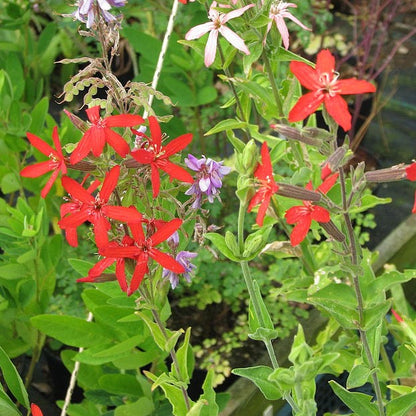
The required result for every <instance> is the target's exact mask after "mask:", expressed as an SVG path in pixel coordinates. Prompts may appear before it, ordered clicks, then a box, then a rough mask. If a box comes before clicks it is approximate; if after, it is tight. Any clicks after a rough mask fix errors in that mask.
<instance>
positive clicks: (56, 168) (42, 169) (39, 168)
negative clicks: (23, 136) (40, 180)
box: [20, 126, 67, 198]
mask: <svg viewBox="0 0 416 416" xmlns="http://www.w3.org/2000/svg"><path fill="white" fill-rule="evenodd" d="M27 138H28V139H29V141H30V143H31V144H32V146H34V147H36V149H38V150H39V151H40V152H42V153H43V154H44V155H45V156H48V157H49V160H47V161H45V162H39V163H35V164H34V165H31V166H27V167H25V168H24V169H22V171H21V172H20V175H22V176H24V177H26V178H37V177H38V176H41V175H43V174H45V173H47V172H50V171H52V175H51V177H50V178H49V179H48V181H47V182H46V185H45V186H44V187H43V189H42V191H41V193H40V196H41V197H42V198H45V197H46V195H47V194H48V192H49V191H50V190H51V188H52V185H53V183H54V182H55V180H56V178H57V177H58V175H59V172H62V174H63V175H65V174H66V171H67V170H66V165H65V158H64V156H63V154H62V148H61V143H60V141H59V136H58V128H57V127H56V126H55V127H54V128H53V132H52V140H53V142H54V144H55V148H56V150H55V149H53V148H52V147H51V146H49V144H48V143H46V142H44V141H43V140H42V139H41V138H39V137H38V136H35V135H34V134H32V133H27Z"/></svg>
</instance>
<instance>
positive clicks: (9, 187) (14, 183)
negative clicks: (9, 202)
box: [0, 172, 20, 194]
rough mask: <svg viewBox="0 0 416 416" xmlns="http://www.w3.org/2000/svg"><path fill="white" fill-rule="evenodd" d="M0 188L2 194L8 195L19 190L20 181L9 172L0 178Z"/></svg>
mask: <svg viewBox="0 0 416 416" xmlns="http://www.w3.org/2000/svg"><path fill="white" fill-rule="evenodd" d="M0 186H1V190H2V192H3V193H4V194H10V193H11V192H15V191H17V190H18V189H20V181H19V179H18V178H17V176H16V174H15V173H14V172H9V173H6V174H5V175H4V176H3V177H2V179H1V184H0Z"/></svg>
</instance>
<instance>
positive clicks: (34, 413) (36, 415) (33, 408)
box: [30, 403, 43, 416]
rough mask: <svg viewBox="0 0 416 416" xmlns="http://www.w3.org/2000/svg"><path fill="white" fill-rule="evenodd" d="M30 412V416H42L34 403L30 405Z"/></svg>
mask: <svg viewBox="0 0 416 416" xmlns="http://www.w3.org/2000/svg"><path fill="white" fill-rule="evenodd" d="M30 411H31V412H32V416H43V413H42V410H40V408H39V406H38V405H37V404H35V403H32V404H31V405H30Z"/></svg>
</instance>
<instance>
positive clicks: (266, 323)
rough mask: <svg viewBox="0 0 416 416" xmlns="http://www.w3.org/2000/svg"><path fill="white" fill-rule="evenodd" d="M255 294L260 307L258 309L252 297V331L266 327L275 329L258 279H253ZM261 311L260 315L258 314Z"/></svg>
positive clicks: (250, 326) (250, 305)
mask: <svg viewBox="0 0 416 416" xmlns="http://www.w3.org/2000/svg"><path fill="white" fill-rule="evenodd" d="M253 292H254V293H253V295H254V297H255V298H256V299H255V302H256V304H257V305H258V307H259V310H258V311H257V310H256V308H255V307H254V304H253V301H252V299H250V304H249V328H250V332H256V330H257V329H258V328H265V329H268V330H272V331H273V330H274V324H273V321H272V318H271V317H270V314H269V311H268V309H267V307H266V305H265V304H264V300H263V296H262V294H261V291H260V288H259V285H258V283H257V281H256V280H254V281H253ZM258 313H260V316H257V314H258Z"/></svg>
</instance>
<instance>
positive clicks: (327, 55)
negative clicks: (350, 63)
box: [316, 49, 335, 80]
mask: <svg viewBox="0 0 416 416" xmlns="http://www.w3.org/2000/svg"><path fill="white" fill-rule="evenodd" d="M316 71H317V72H318V74H322V73H327V74H329V75H332V74H333V73H334V71H335V57H334V55H332V53H331V52H329V50H328V49H323V50H322V51H320V52H319V53H318V56H317V58H316ZM332 78H333V77H331V80H332Z"/></svg>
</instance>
